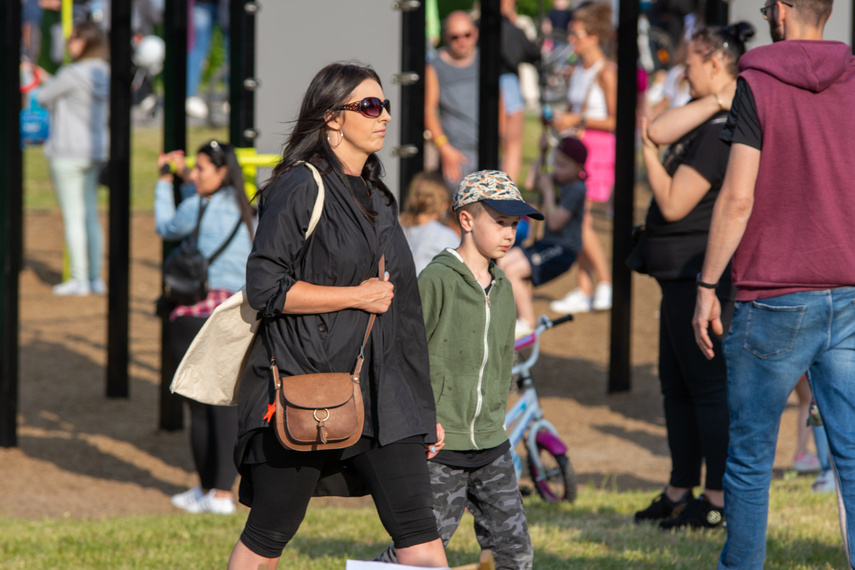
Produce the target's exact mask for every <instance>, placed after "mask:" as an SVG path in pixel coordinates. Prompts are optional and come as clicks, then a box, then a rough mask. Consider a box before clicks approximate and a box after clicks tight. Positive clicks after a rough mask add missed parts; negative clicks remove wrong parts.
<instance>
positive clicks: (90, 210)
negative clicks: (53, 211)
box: [50, 158, 104, 283]
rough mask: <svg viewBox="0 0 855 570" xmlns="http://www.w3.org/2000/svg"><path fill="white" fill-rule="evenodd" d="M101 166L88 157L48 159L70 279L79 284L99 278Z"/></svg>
mask: <svg viewBox="0 0 855 570" xmlns="http://www.w3.org/2000/svg"><path fill="white" fill-rule="evenodd" d="M103 167H104V163H103V162H100V161H93V160H90V159H88V158H52V159H50V171H51V177H52V178H53V184H54V187H55V188H56V197H57V200H58V201H59V209H60V210H61V211H62V223H63V229H64V233H65V245H66V246H67V247H68V259H69V263H70V265H71V279H73V280H75V281H79V282H80V283H86V282H87V281H95V280H96V279H100V278H101V261H102V260H101V257H102V252H103V243H104V234H103V232H102V230H101V221H100V220H99V219H98V174H99V173H100V172H101V169H102V168H103Z"/></svg>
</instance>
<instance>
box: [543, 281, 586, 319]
mask: <svg viewBox="0 0 855 570" xmlns="http://www.w3.org/2000/svg"><path fill="white" fill-rule="evenodd" d="M549 308H550V309H551V310H552V311H554V312H556V313H562V314H565V315H566V314H578V313H589V312H591V299H590V298H589V297H588V296H587V295H585V292H584V291H582V290H581V289H579V288H578V287H576V288H575V289H573V290H572V291H570V292H569V293H567V294H566V295H565V296H564V298H563V299H557V300H555V301H552V302H551V303H549Z"/></svg>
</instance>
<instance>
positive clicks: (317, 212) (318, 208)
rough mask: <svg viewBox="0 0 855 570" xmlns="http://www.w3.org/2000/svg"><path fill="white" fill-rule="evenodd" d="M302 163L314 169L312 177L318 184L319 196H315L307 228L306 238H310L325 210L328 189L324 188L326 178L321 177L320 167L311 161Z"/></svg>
mask: <svg viewBox="0 0 855 570" xmlns="http://www.w3.org/2000/svg"><path fill="white" fill-rule="evenodd" d="M302 164H305V165H306V168H308V169H309V170H311V171H312V177H313V178H314V179H315V184H317V185H318V197H317V198H315V206H314V207H313V208H312V215H311V217H310V218H309V227H308V228H307V229H306V239H309V236H310V235H312V232H314V231H315V228H316V227H318V222H319V221H320V219H321V214H322V213H323V212H324V200H325V199H326V190H325V189H324V179H323V178H322V177H321V173H320V172H318V169H317V168H315V165H314V164H312V163H311V162H303V163H302Z"/></svg>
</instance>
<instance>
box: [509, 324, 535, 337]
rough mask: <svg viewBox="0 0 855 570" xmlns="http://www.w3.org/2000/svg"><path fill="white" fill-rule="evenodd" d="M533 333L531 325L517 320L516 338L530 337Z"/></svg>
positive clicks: (515, 327)
mask: <svg viewBox="0 0 855 570" xmlns="http://www.w3.org/2000/svg"><path fill="white" fill-rule="evenodd" d="M532 332H534V331H532V328H531V325H529V324H528V323H527V322H525V321H524V320H523V319H517V324H516V325H515V326H514V338H515V339H516V338H522V337H524V336H528V335H530V334H531V333H532Z"/></svg>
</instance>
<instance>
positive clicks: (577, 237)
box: [497, 137, 588, 337]
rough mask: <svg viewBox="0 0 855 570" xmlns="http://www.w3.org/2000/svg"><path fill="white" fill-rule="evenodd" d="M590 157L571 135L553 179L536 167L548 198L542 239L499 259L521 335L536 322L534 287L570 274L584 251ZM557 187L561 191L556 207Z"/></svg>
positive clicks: (537, 181)
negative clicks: (514, 303) (587, 163)
mask: <svg viewBox="0 0 855 570" xmlns="http://www.w3.org/2000/svg"><path fill="white" fill-rule="evenodd" d="M541 156H542V155H541ZM587 158H588V150H587V148H585V145H584V143H582V141H580V140H579V139H577V138H575V137H567V138H565V139H563V140H562V141H561V142H560V143H559V144H558V147H557V148H556V149H555V165H554V167H553V171H552V176H551V177H550V176H549V175H548V174H546V173H544V172H542V171H541V170H540V167H541V165H542V164H541V162H540V161H538V162H537V163H536V164H535V165H534V166H533V168H534V169H536V172H537V174H536V178H535V186H536V187H537V189H538V190H540V193H541V195H542V196H543V209H544V211H545V212H546V229H545V231H544V234H543V239H541V240H539V241H537V242H535V243H534V244H533V245H531V246H530V247H524V248H523V247H514V248H513V249H511V250H510V251H509V252H508V254H507V255H506V256H505V257H504V258H502V259H501V260H499V261H498V262H497V263H498V265H499V267H500V268H501V269H502V271H504V272H505V276H506V277H507V278H508V281H510V282H511V285H512V286H513V290H514V301H515V302H516V307H517V324H516V330H515V334H516V336H518V337H519V336H523V335H526V334H529V333H530V332H531V331H532V328H533V327H534V325H535V318H534V309H533V307H532V287H537V286H538V285H540V284H542V283H546V282H547V281H551V280H553V279H555V278H556V277H558V276H559V275H561V274H563V273H564V272H566V271H567V270H568V269H570V266H571V265H573V262H574V261H575V260H576V256H577V255H578V253H579V251H581V250H582V220H583V218H584V216H585V182H584V177H585V160H586V159H587ZM555 186H558V187H559V188H560V189H561V198H560V202H558V204H557V205H556V200H555Z"/></svg>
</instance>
